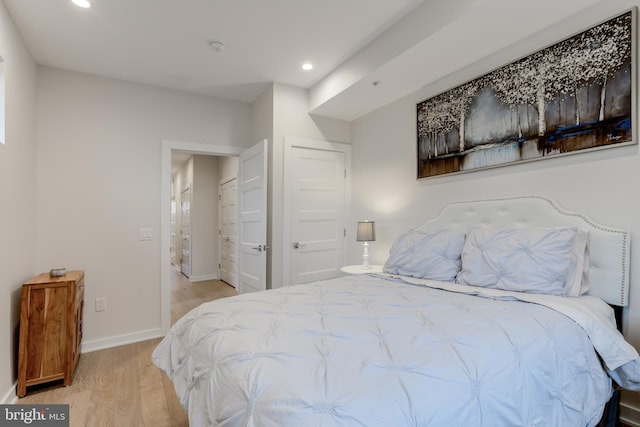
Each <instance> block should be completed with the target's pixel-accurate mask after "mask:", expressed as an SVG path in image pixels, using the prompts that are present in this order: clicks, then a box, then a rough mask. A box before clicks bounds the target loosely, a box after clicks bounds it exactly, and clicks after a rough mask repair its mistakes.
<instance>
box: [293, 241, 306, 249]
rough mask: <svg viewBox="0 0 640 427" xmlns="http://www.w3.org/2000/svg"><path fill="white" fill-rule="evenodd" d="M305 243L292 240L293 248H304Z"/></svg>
mask: <svg viewBox="0 0 640 427" xmlns="http://www.w3.org/2000/svg"><path fill="white" fill-rule="evenodd" d="M305 246H307V245H305V244H304V243H300V242H293V249H300V248H304V247H305Z"/></svg>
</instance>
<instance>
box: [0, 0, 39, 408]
mask: <svg viewBox="0 0 640 427" xmlns="http://www.w3.org/2000/svg"><path fill="white" fill-rule="evenodd" d="M0 56H1V57H2V59H3V60H4V73H5V74H4V80H5V106H6V110H5V111H6V116H5V119H6V120H5V137H6V141H5V142H6V144H4V145H2V144H0V198H1V199H2V209H0V236H1V237H0V242H1V243H0V259H2V261H1V262H0V277H2V280H0V294H2V297H0V325H2V328H1V329H0V343H2V344H1V345H0V403H7V402H8V401H10V400H12V399H13V397H14V387H13V385H14V383H15V381H16V379H17V364H18V361H17V357H16V355H17V354H18V351H17V348H18V319H19V317H20V293H21V284H22V283H23V282H24V281H25V280H27V279H29V278H30V277H32V276H33V275H35V273H36V269H35V249H36V248H35V245H36V233H35V223H36V177H35V174H34V169H35V167H36V162H35V158H36V157H35V156H36V154H35V145H36V135H35V128H36V124H35V122H36V80H37V66H36V64H35V62H34V60H33V58H32V57H31V54H30V53H29V51H28V50H27V48H26V46H25V44H24V42H23V40H22V38H21V36H20V34H19V33H18V31H17V30H16V28H15V26H14V24H13V21H12V20H11V17H10V15H9V13H8V12H7V10H6V8H5V6H4V3H2V2H0Z"/></svg>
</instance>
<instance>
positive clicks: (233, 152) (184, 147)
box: [160, 140, 246, 335]
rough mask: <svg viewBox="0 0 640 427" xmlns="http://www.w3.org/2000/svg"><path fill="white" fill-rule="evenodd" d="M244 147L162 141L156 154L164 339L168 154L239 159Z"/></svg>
mask: <svg viewBox="0 0 640 427" xmlns="http://www.w3.org/2000/svg"><path fill="white" fill-rule="evenodd" d="M245 150H246V148H245V147H233V146H226V145H213V144H202V143H199V142H189V141H174V140H162V147H161V152H160V325H161V328H162V334H163V335H166V333H167V332H168V331H169V328H170V327H171V253H170V250H171V246H170V241H171V154H172V151H183V152H188V153H191V154H204V155H208V156H229V157H234V156H239V155H240V153H242V152H243V151H245Z"/></svg>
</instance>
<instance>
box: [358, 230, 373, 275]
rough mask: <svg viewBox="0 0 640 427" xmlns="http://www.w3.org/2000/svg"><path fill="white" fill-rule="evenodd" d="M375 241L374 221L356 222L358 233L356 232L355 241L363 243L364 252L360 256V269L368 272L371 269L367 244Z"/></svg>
mask: <svg viewBox="0 0 640 427" xmlns="http://www.w3.org/2000/svg"><path fill="white" fill-rule="evenodd" d="M375 240H376V222H375V221H369V220H365V221H358V231H357V232H356V241H358V242H364V243H363V244H362V247H363V249H364V252H363V254H362V268H363V269H365V270H368V269H370V268H371V266H370V265H369V243H368V242H375Z"/></svg>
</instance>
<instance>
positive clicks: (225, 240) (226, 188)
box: [219, 178, 238, 288]
mask: <svg viewBox="0 0 640 427" xmlns="http://www.w3.org/2000/svg"><path fill="white" fill-rule="evenodd" d="M237 197H238V191H237V179H236V178H233V179H232V180H230V181H227V182H224V183H222V184H221V185H220V204H219V206H220V242H221V243H220V280H224V281H225V282H227V283H228V284H230V285H231V286H233V287H234V288H237V287H238V283H237V278H236V230H237V226H236V218H237V204H236V200H237Z"/></svg>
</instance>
